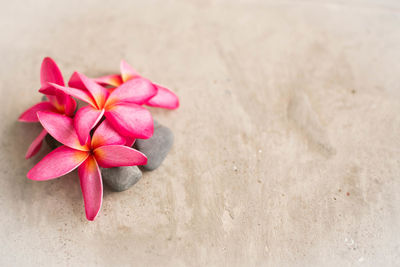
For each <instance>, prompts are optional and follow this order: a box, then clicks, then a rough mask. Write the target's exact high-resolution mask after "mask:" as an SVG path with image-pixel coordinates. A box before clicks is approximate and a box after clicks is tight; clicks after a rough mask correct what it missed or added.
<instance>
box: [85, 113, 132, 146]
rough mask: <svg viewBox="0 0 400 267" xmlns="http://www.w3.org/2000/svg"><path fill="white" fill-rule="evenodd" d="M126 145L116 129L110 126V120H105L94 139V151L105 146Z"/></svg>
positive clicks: (95, 133) (94, 134)
mask: <svg viewBox="0 0 400 267" xmlns="http://www.w3.org/2000/svg"><path fill="white" fill-rule="evenodd" d="M123 144H125V138H124V137H122V136H121V135H120V134H118V133H117V132H116V131H115V130H114V128H113V127H112V126H111V125H110V123H109V122H108V120H107V119H106V120H104V121H103V122H102V123H101V124H100V125H99V127H97V129H96V131H95V132H94V133H93V137H92V149H94V148H96V147H99V146H104V145H123Z"/></svg>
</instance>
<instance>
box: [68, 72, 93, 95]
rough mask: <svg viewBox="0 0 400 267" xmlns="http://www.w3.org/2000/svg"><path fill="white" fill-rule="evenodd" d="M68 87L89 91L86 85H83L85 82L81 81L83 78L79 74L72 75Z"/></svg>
mask: <svg viewBox="0 0 400 267" xmlns="http://www.w3.org/2000/svg"><path fill="white" fill-rule="evenodd" d="M68 86H69V87H73V88H78V89H81V90H84V91H87V89H86V87H85V85H84V84H83V82H82V80H81V76H80V75H79V73H78V72H74V73H72V75H71V78H69V81H68ZM87 92H89V91H87Z"/></svg>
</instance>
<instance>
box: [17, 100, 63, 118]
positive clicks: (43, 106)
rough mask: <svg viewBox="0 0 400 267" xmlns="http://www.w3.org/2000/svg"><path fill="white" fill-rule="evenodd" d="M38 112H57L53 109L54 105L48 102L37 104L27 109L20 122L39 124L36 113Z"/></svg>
mask: <svg viewBox="0 0 400 267" xmlns="http://www.w3.org/2000/svg"><path fill="white" fill-rule="evenodd" d="M38 111H54V112H55V111H56V109H55V108H54V107H53V105H52V104H51V103H50V102H48V101H45V102H40V103H37V104H36V105H34V106H32V107H30V108H29V109H27V110H26V111H25V112H24V113H22V114H21V116H19V118H18V120H19V121H23V122H38V121H39V119H38V117H37V115H36V112H38Z"/></svg>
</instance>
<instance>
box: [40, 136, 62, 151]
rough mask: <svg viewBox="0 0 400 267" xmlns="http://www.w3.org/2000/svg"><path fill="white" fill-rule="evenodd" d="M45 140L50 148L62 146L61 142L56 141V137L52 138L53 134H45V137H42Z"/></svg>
mask: <svg viewBox="0 0 400 267" xmlns="http://www.w3.org/2000/svg"><path fill="white" fill-rule="evenodd" d="M44 139H45V140H46V143H47V145H48V146H49V147H50V148H51V149H55V148H57V147H59V146H62V145H63V144H61V143H60V142H58V141H57V140H56V139H54V138H53V136H51V135H49V134H47V135H46V137H45V138H44Z"/></svg>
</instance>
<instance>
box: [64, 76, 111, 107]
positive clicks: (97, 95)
mask: <svg viewBox="0 0 400 267" xmlns="http://www.w3.org/2000/svg"><path fill="white" fill-rule="evenodd" d="M74 75H75V74H74ZM75 77H77V78H76V79H77V81H76V83H79V80H80V82H81V83H82V84H83V85H84V86H85V88H86V89H87V90H88V91H89V92H90V94H91V95H92V97H93V99H94V100H95V102H96V104H97V107H98V108H99V109H102V108H103V106H104V103H105V102H106V100H107V97H108V94H109V93H108V91H107V89H106V88H104V87H103V86H101V85H99V84H97V83H96V82H95V81H93V80H92V79H90V78H88V77H86V76H85V75H83V74H81V73H79V72H76V76H75ZM71 78H72V77H71ZM78 78H79V79H78Z"/></svg>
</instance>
